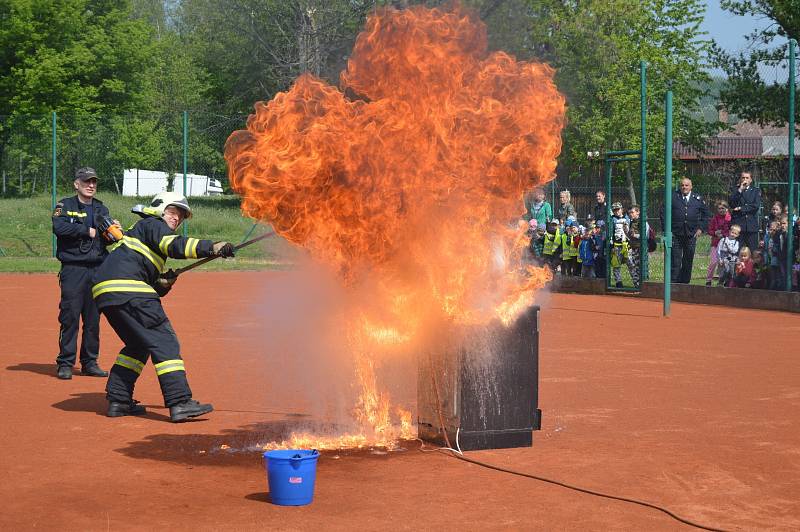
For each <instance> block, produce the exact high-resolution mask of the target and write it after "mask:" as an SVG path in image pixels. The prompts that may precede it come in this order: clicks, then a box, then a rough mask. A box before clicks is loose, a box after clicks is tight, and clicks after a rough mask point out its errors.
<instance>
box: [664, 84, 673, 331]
mask: <svg viewBox="0 0 800 532" xmlns="http://www.w3.org/2000/svg"><path fill="white" fill-rule="evenodd" d="M664 111H665V114H666V117H665V124H664V316H669V306H670V299H671V297H672V294H671V289H672V91H667V95H666V98H665V100H664Z"/></svg>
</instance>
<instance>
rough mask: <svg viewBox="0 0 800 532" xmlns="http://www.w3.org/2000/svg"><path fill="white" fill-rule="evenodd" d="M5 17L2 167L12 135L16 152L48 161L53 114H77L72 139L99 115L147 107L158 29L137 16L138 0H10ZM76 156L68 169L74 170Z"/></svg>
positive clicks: (0, 52)
mask: <svg viewBox="0 0 800 532" xmlns="http://www.w3.org/2000/svg"><path fill="white" fill-rule="evenodd" d="M0 21H2V24H0V165H3V166H4V167H5V163H6V162H7V161H6V160H7V155H8V153H7V152H8V148H9V143H10V142H11V141H12V140H14V141H15V146H14V151H15V152H17V153H19V154H21V153H27V154H34V155H35V157H33V158H34V159H43V158H44V154H47V150H46V149H45V150H43V149H42V148H43V146H42V145H41V144H42V143H41V139H42V138H47V136H48V135H47V134H48V133H49V129H50V119H49V114H50V112H51V111H59V112H62V111H63V112H64V114H65V115H70V116H71V117H72V120H73V122H72V124H73V125H74V126H75V127H76V129H74V130H71V131H65V132H64V133H65V134H64V140H65V141H66V140H67V139H68V138H70V137H77V136H78V135H80V134H81V133H85V132H86V130H80V129H77V128H79V127H80V126H84V127H86V126H90V124H89V123H90V122H91V119H92V118H95V117H97V116H100V115H102V114H104V113H126V112H127V113H130V112H136V111H137V110H138V109H139V108H141V106H142V105H143V104H144V102H145V99H144V93H145V92H146V91H145V86H146V83H147V80H146V78H144V77H143V76H142V75H141V73H142V72H143V71H146V70H147V69H148V67H149V66H150V64H151V62H152V58H153V56H154V55H153V48H152V45H151V44H152V39H151V38H150V36H151V29H150V26H149V25H148V24H147V23H145V22H144V21H141V20H136V19H134V18H132V17H131V12H130V3H128V2H125V1H112V0H64V1H61V2H39V1H32V0H4V1H3V2H0ZM26 139H33V140H34V141H35V144H36V145H30V143H28V142H26ZM48 144H49V143H48ZM45 146H47V144H45ZM72 155H73V156H66V157H65V160H64V164H65V167H66V168H65V171H64V172H62V173H69V174H71V172H72V170H73V169H74V165H75V164H76V161H75V158H74V154H72Z"/></svg>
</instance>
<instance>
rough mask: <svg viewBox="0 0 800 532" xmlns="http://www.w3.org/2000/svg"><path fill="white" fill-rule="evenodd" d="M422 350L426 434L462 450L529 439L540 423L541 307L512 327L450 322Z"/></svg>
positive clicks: (420, 403)
mask: <svg viewBox="0 0 800 532" xmlns="http://www.w3.org/2000/svg"><path fill="white" fill-rule="evenodd" d="M433 345H434V347H432V349H431V351H430V352H429V353H427V354H426V355H423V356H422V357H421V358H420V362H419V375H418V386H417V399H418V400H417V409H418V419H417V423H418V430H419V437H420V438H422V439H423V440H427V441H431V442H435V443H437V444H440V445H444V444H445V443H446V441H445V437H444V434H443V431H442V427H444V430H445V431H447V438H448V439H449V440H450V445H451V446H453V447H455V446H456V445H458V446H459V447H460V448H461V450H475V449H497V448H506V447H529V446H531V445H532V443H533V434H532V431H534V430H539V429H541V420H542V412H541V410H539V408H538V406H539V307H538V306H533V307H530V308H529V309H528V310H527V311H526V312H525V313H523V314H522V315H521V316H520V317H519V318H518V319H517V321H516V322H515V323H513V324H512V325H510V326H509V327H506V326H504V325H503V324H502V323H500V322H499V321H495V322H492V323H490V324H488V325H486V326H483V327H469V328H455V327H453V328H451V329H450V330H449V331H447V333H446V334H443V335H440V336H439V340H438V341H436V342H435V343H434V344H433Z"/></svg>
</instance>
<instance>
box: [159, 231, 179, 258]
mask: <svg viewBox="0 0 800 532" xmlns="http://www.w3.org/2000/svg"><path fill="white" fill-rule="evenodd" d="M176 238H178V235H167V236H165V237H164V238H162V239H161V242H159V243H158V249H160V250H161V253H163V254H164V255H169V253H167V249H168V248H169V245H170V244H172V241H173V240H175V239H176Z"/></svg>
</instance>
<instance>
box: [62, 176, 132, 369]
mask: <svg viewBox="0 0 800 532" xmlns="http://www.w3.org/2000/svg"><path fill="white" fill-rule="evenodd" d="M73 186H74V187H75V190H76V192H77V194H76V195H75V196H71V197H68V198H64V199H62V200H61V201H59V202H58V203H57V204H56V208H55V210H54V211H53V233H54V234H55V235H56V257H57V258H58V260H59V261H61V271H60V272H59V274H58V284H59V286H60V287H61V302H60V303H59V305H58V308H59V312H58V322H59V324H60V330H59V335H58V356H57V357H56V376H57V377H58V378H59V379H62V380H67V379H71V378H72V368H73V366H75V362H76V358H77V347H78V328H79V325H80V320H81V319H83V335H82V337H81V350H80V361H81V375H88V376H91V377H106V376H108V373H107V372H105V371H103V370H102V369H100V366H99V365H98V364H97V357H98V353H99V350H100V314H99V313H98V311H97V306H96V305H95V303H94V300H93V299H92V275H94V270H95V268H97V267H98V266H99V265H100V264H101V263H102V262H103V260H104V259H105V258H106V256H107V255H108V252H107V251H106V246H107V245H108V244H109V242H106V241H105V240H103V239H102V238H101V237H100V234H99V232H98V229H97V228H98V225H99V220H102V218H103V217H105V216H109V212H108V208H107V207H106V206H105V205H103V202H102V201H100V200H99V199H97V198H95V197H94V196H95V194H96V193H97V173H95V171H94V169H93V168H89V167H86V168H80V169H79V170H78V171H77V172H76V173H75V181H73ZM117 225H119V224H118V223H117Z"/></svg>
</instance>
